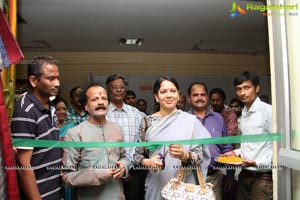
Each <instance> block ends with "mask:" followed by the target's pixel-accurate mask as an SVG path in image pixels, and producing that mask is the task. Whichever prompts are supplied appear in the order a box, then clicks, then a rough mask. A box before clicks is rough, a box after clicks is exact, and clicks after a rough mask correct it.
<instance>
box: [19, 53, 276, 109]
mask: <svg viewBox="0 0 300 200" xmlns="http://www.w3.org/2000/svg"><path fill="white" fill-rule="evenodd" d="M41 54H45V55H46V54H47V55H51V56H54V57H55V58H56V59H57V60H58V62H59V67H60V74H61V96H62V97H64V98H65V99H66V100H69V97H68V93H69V91H70V89H71V88H72V87H73V86H75V85H84V84H86V83H87V82H88V81H89V77H90V79H91V77H93V78H94V79H95V78H96V79H97V80H98V79H99V77H100V79H103V78H105V77H106V76H107V75H110V74H116V73H120V74H123V75H125V76H126V77H127V78H128V79H129V89H133V90H134V91H135V92H136V93H137V96H138V98H142V97H145V98H146V100H147V101H148V102H149V103H150V104H151V105H149V106H148V107H149V108H150V109H151V108H152V92H151V90H139V86H141V85H143V84H146V85H149V84H150V85H151V84H152V83H153V81H154V80H155V79H156V78H157V76H159V75H166V74H168V75H172V76H174V77H176V78H177V79H178V81H179V84H180V87H181V89H182V90H186V89H187V87H188V85H189V84H190V83H191V82H192V81H195V80H199V81H203V82H205V83H206V84H207V85H208V87H209V88H212V87H221V88H223V89H224V90H225V92H226V93H227V96H228V98H227V99H228V101H229V100H230V98H231V97H233V96H234V91H233V87H232V81H233V79H234V77H235V76H236V75H238V74H239V73H240V72H241V71H244V70H248V71H253V72H255V73H257V74H258V75H260V76H261V78H262V92H261V93H262V94H263V93H264V94H267V95H268V96H270V77H269V76H270V75H269V74H270V73H269V65H268V61H267V60H268V58H266V57H264V56H251V55H215V54H171V53H108V52H105V53H101V52H64V53H58V52H39V53H35V52H25V53H24V55H25V59H26V60H25V61H23V63H26V62H27V61H28V60H30V59H31V58H32V57H34V56H36V55H41ZM16 73H17V74H16V75H17V79H26V65H18V66H17V72H16ZM183 93H186V91H183Z"/></svg>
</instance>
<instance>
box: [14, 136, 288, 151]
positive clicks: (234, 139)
mask: <svg viewBox="0 0 300 200" xmlns="http://www.w3.org/2000/svg"><path fill="white" fill-rule="evenodd" d="M281 138H282V134H281V133H267V134H258V135H243V136H227V137H214V138H204V139H193V140H176V141H159V142H71V141H56V140H32V139H21V138H13V145H14V146H15V147H40V148H42V147H44V148H45V147H57V148H104V147H140V146H143V147H146V148H148V149H153V148H157V147H161V146H169V145H171V144H181V145H193V144H233V143H244V142H265V141H278V140H281Z"/></svg>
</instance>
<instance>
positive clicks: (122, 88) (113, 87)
mask: <svg viewBox="0 0 300 200" xmlns="http://www.w3.org/2000/svg"><path fill="white" fill-rule="evenodd" d="M125 88H126V87H125V86H121V85H112V86H110V89H111V90H125Z"/></svg>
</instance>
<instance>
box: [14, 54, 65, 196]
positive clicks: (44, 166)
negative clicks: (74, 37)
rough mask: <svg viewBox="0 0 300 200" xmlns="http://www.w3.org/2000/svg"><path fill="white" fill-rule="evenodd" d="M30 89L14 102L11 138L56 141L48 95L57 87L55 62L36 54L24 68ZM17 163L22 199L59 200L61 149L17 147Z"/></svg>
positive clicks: (56, 136) (54, 91)
mask: <svg viewBox="0 0 300 200" xmlns="http://www.w3.org/2000/svg"><path fill="white" fill-rule="evenodd" d="M27 79H28V83H29V91H28V93H27V94H24V95H23V96H22V97H21V98H20V99H19V101H18V102H17V103H16V105H15V109H14V113H13V117H12V122H11V133H12V137H13V138H23V139H34V140H59V138H58V128H57V127H55V122H54V112H55V108H54V106H53V104H52V103H51V102H50V100H49V97H51V96H56V95H57V94H58V90H59V86H60V83H59V71H58V66H57V61H56V60H55V59H54V58H53V57H50V56H37V57H35V58H34V59H33V60H32V62H31V63H30V64H29V65H28V67H27ZM17 148H18V150H17V154H16V163H17V165H18V167H19V168H20V169H19V170H17V174H18V181H19V187H20V191H21V199H44V200H47V199H49V200H53V199H61V181H60V171H59V170H51V169H48V167H49V168H51V167H54V168H59V167H60V166H61V159H62V150H61V149H60V148H36V147H34V148H33V147H17Z"/></svg>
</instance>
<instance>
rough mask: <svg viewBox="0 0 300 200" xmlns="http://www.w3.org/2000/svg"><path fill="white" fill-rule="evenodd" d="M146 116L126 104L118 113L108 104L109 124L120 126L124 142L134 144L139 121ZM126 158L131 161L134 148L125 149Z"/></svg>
mask: <svg viewBox="0 0 300 200" xmlns="http://www.w3.org/2000/svg"><path fill="white" fill-rule="evenodd" d="M145 116H146V115H145V114H144V113H142V112H140V111H139V110H138V109H137V108H135V107H132V106H130V105H127V104H125V103H124V104H123V107H122V110H121V111H119V110H118V109H117V107H116V106H115V105H114V104H112V103H110V104H109V107H108V113H107V115H106V117H107V119H108V120H109V121H111V122H115V123H117V124H118V125H119V126H121V128H122V130H123V134H124V141H125V142H135V141H137V138H138V133H139V125H140V123H141V120H142V119H143V118H144V117H145ZM125 151H126V156H127V157H128V158H129V159H130V160H133V154H134V153H135V148H134V147H125Z"/></svg>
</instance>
